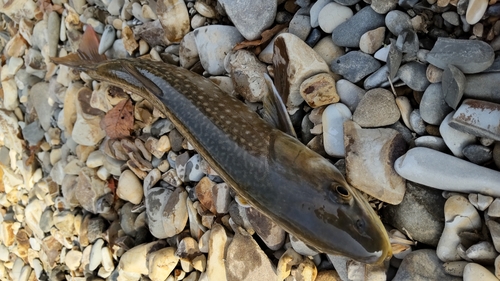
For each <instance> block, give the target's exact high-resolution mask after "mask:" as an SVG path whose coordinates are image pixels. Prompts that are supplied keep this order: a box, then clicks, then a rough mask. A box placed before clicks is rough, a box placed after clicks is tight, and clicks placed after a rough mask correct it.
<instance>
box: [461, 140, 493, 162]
mask: <svg viewBox="0 0 500 281" xmlns="http://www.w3.org/2000/svg"><path fill="white" fill-rule="evenodd" d="M462 153H463V154H464V156H465V158H467V159H468V160H469V161H471V162H472V163H474V164H478V165H483V164H486V163H488V162H490V161H491V160H492V159H493V151H492V150H491V148H489V147H486V146H482V145H479V144H470V145H468V146H466V147H464V149H463V150H462Z"/></svg>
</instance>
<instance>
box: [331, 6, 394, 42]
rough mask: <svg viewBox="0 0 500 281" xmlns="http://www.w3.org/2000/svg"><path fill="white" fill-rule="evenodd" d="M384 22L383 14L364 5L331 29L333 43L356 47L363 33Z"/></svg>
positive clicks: (382, 24)
mask: <svg viewBox="0 0 500 281" xmlns="http://www.w3.org/2000/svg"><path fill="white" fill-rule="evenodd" d="M384 23H385V22H384V16H383V15H381V14H378V13H377V12H375V11H374V10H373V9H372V8H371V7H370V6H367V7H364V8H363V9H361V10H360V11H359V12H357V13H356V14H355V15H354V16H352V17H351V18H350V19H348V20H347V21H345V22H343V23H342V24H340V25H339V26H337V27H336V28H335V29H334V30H333V32H332V40H333V43H335V45H337V46H342V47H353V48H357V47H358V46H359V41H360V39H361V36H362V35H363V34H365V33H366V32H367V31H370V30H372V29H375V28H378V27H381V26H384Z"/></svg>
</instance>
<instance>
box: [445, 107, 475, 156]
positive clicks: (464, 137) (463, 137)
mask: <svg viewBox="0 0 500 281" xmlns="http://www.w3.org/2000/svg"><path fill="white" fill-rule="evenodd" d="M452 116H453V112H452V113H450V114H448V116H446V118H445V119H444V120H443V123H441V126H439V133H440V134H441V136H442V137H443V140H444V142H445V143H446V146H448V148H449V149H450V150H451V152H452V153H453V155H455V156H457V157H463V156H464V155H463V149H464V148H465V147H466V146H467V145H469V144H473V143H475V142H476V137H475V136H474V135H471V134H469V133H465V132H462V131H459V130H456V129H454V128H453V127H451V125H450V124H451V121H452Z"/></svg>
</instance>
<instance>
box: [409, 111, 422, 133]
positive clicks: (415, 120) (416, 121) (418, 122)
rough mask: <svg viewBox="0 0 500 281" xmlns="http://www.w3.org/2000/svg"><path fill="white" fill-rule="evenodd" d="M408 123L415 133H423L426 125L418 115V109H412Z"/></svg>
mask: <svg viewBox="0 0 500 281" xmlns="http://www.w3.org/2000/svg"><path fill="white" fill-rule="evenodd" d="M410 125H411V128H412V129H413V131H414V132H415V133H417V135H425V133H426V126H425V123H424V120H423V119H422V117H421V116H420V110H418V109H414V110H413V111H412V112H411V113H410Z"/></svg>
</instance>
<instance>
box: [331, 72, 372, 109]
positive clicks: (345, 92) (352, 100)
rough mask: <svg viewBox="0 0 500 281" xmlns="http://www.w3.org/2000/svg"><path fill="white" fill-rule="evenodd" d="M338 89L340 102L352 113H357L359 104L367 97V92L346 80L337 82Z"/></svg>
mask: <svg viewBox="0 0 500 281" xmlns="http://www.w3.org/2000/svg"><path fill="white" fill-rule="evenodd" d="M336 88H337V94H338V95H339V97H340V102H342V103H343V104H345V105H346V106H347V107H348V108H349V110H350V111H351V112H353V111H355V110H356V107H357V106H358V104H359V102H360V101H361V99H362V98H363V96H364V95H365V90H363V89H362V88H360V87H358V86H357V85H356V84H353V83H352V82H349V81H348V80H345V79H340V80H339V81H337V83H336Z"/></svg>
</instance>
